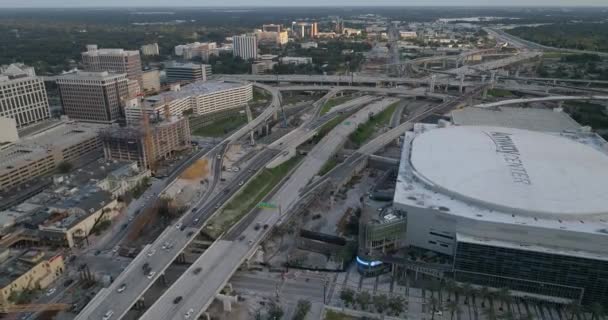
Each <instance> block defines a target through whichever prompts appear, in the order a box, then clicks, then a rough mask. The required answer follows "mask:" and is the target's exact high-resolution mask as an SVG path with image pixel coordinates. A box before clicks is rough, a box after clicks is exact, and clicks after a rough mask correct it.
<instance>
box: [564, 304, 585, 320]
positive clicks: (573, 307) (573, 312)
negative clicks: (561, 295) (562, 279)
mask: <svg viewBox="0 0 608 320" xmlns="http://www.w3.org/2000/svg"><path fill="white" fill-rule="evenodd" d="M566 310H567V311H568V313H570V320H574V317H575V316H577V315H578V314H579V313H580V312H581V310H582V308H581V305H580V304H579V303H578V302H576V301H572V302H570V303H569V304H568V305H566Z"/></svg>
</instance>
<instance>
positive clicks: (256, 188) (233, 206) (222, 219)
mask: <svg viewBox="0 0 608 320" xmlns="http://www.w3.org/2000/svg"><path fill="white" fill-rule="evenodd" d="M300 160H302V156H299V155H298V156H295V157H293V158H291V159H289V160H288V161H286V162H284V163H283V164H281V165H279V166H277V167H275V168H272V169H267V168H264V169H262V172H260V174H258V175H257V176H256V177H255V178H253V180H251V181H250V182H249V183H248V184H247V185H246V186H245V187H244V188H243V189H241V190H240V191H239V192H238V193H237V195H236V196H235V197H234V198H232V200H230V202H229V203H228V204H227V205H226V206H225V207H224V208H223V209H222V211H221V212H219V213H218V214H216V215H215V216H213V218H211V220H210V221H209V223H208V224H207V226H206V227H205V232H206V233H207V234H208V235H209V236H211V237H213V238H217V237H219V236H220V235H221V234H222V233H224V232H226V231H228V229H230V227H232V226H233V225H234V224H235V223H237V222H238V221H239V220H241V218H243V217H244V216H245V215H246V214H247V213H248V212H249V211H251V209H253V208H254V207H255V206H256V205H257V204H258V203H260V201H262V200H263V199H264V198H265V197H266V196H267V195H268V193H269V192H270V191H271V190H272V189H273V188H274V187H275V186H276V185H277V184H278V183H279V182H280V181H281V180H282V179H283V178H284V177H285V176H286V175H287V174H288V173H289V171H290V170H291V169H292V168H294V167H295V166H296V165H297V164H298V163H299V162H300Z"/></svg>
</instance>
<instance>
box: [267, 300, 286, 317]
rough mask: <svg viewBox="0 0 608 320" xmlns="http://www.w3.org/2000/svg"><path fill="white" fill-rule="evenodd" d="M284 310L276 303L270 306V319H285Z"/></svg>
mask: <svg viewBox="0 0 608 320" xmlns="http://www.w3.org/2000/svg"><path fill="white" fill-rule="evenodd" d="M283 314H284V312H283V308H281V306H280V305H278V304H277V303H275V302H271V303H269V304H268V319H270V320H279V319H281V318H282V317H283Z"/></svg>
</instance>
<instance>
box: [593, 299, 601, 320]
mask: <svg viewBox="0 0 608 320" xmlns="http://www.w3.org/2000/svg"><path fill="white" fill-rule="evenodd" d="M590 310H591V320H594V319H600V318H602V317H603V316H604V307H603V306H602V305H601V304H600V303H599V302H594V303H593V304H591V307H590Z"/></svg>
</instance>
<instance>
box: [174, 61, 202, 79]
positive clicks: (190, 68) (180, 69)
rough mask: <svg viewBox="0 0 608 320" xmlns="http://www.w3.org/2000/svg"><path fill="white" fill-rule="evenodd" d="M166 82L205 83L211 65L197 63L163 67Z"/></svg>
mask: <svg viewBox="0 0 608 320" xmlns="http://www.w3.org/2000/svg"><path fill="white" fill-rule="evenodd" d="M165 73H166V74H167V81H168V82H178V81H192V82H193V81H207V77H208V76H210V75H211V65H208V64H198V63H176V62H174V63H171V64H168V65H167V66H165Z"/></svg>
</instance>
